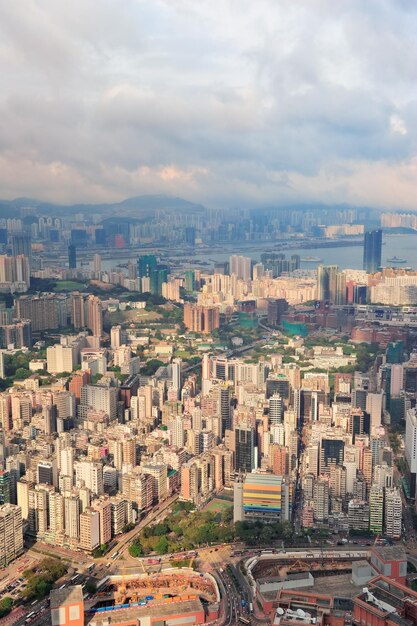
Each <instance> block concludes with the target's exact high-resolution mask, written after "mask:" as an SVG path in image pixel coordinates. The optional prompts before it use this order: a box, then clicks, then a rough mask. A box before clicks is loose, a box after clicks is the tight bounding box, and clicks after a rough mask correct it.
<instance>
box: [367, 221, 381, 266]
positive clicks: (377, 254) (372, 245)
mask: <svg viewBox="0 0 417 626" xmlns="http://www.w3.org/2000/svg"><path fill="white" fill-rule="evenodd" d="M381 251H382V230H381V229H378V230H371V231H367V232H366V233H365V236H364V240H363V269H364V270H366V271H367V272H368V273H370V274H373V273H375V272H377V271H378V270H379V268H380V267H381Z"/></svg>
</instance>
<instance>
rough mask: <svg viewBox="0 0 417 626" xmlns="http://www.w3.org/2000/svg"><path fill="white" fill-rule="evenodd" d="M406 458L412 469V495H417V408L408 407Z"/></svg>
mask: <svg viewBox="0 0 417 626" xmlns="http://www.w3.org/2000/svg"><path fill="white" fill-rule="evenodd" d="M405 458H406V460H407V463H408V467H409V469H410V497H411V498H415V497H416V476H417V409H416V408H412V409H408V410H407V413H406V418H405Z"/></svg>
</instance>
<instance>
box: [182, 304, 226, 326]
mask: <svg viewBox="0 0 417 626" xmlns="http://www.w3.org/2000/svg"><path fill="white" fill-rule="evenodd" d="M184 324H185V326H186V327H187V329H188V330H190V331H192V332H196V333H203V334H208V333H211V332H212V331H213V330H215V329H216V328H219V326H220V317H219V309H218V308H217V307H215V306H203V305H198V304H191V303H189V302H186V303H185V304H184Z"/></svg>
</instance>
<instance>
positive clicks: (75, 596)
mask: <svg viewBox="0 0 417 626" xmlns="http://www.w3.org/2000/svg"><path fill="white" fill-rule="evenodd" d="M49 597H50V599H51V609H54V608H57V607H59V606H68V605H70V604H77V603H78V602H83V589H82V587H81V585H74V586H72V587H67V588H66V589H52V591H51V593H50V595H49Z"/></svg>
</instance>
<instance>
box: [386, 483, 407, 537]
mask: <svg viewBox="0 0 417 626" xmlns="http://www.w3.org/2000/svg"><path fill="white" fill-rule="evenodd" d="M402 510H403V509H402V501H401V495H400V492H399V491H398V489H397V488H396V487H392V488H391V489H386V490H385V534H386V535H387V536H388V537H392V538H393V539H399V538H400V537H401V530H402Z"/></svg>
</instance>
